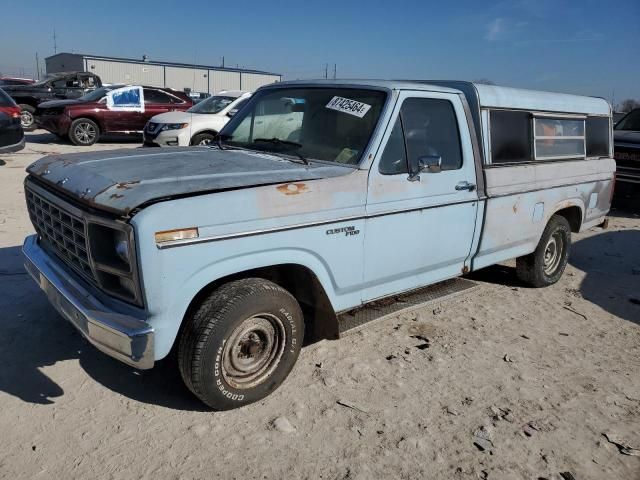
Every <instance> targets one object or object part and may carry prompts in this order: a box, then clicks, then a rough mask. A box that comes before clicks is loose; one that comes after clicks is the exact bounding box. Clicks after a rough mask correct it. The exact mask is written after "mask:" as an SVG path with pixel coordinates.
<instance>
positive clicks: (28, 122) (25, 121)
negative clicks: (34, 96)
mask: <svg viewBox="0 0 640 480" xmlns="http://www.w3.org/2000/svg"><path fill="white" fill-rule="evenodd" d="M18 106H19V107H20V109H21V111H20V124H21V125H22V129H23V130H24V131H26V132H30V131H32V130H35V129H36V119H35V116H34V115H33V114H34V113H35V111H36V109H35V108H34V107H32V106H31V105H27V104H24V103H21V104H19V105H18Z"/></svg>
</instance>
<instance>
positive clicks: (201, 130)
mask: <svg viewBox="0 0 640 480" xmlns="http://www.w3.org/2000/svg"><path fill="white" fill-rule="evenodd" d="M250 96H251V92H244V91H242V90H226V91H221V92H219V93H217V94H216V95H214V96H212V97H209V98H207V99H206V100H203V101H201V102H199V103H197V104H195V105H194V106H193V107H191V108H190V109H189V110H187V111H186V112H167V113H162V114H160V115H156V116H155V117H153V118H151V120H149V122H147V125H146V126H145V127H144V144H145V145H146V146H150V147H157V146H160V147H175V146H183V147H184V146H189V145H208V144H209V143H211V141H212V140H213V139H214V138H215V136H216V135H217V134H218V132H219V131H220V129H221V128H222V127H224V126H225V124H226V123H227V122H228V121H229V119H230V117H232V116H233V115H234V114H235V113H236V112H237V111H238V110H239V109H240V107H241V106H242V105H243V104H244V103H245V102H246V101H247V100H248V99H249V97H250Z"/></svg>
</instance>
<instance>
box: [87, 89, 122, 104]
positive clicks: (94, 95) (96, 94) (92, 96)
mask: <svg viewBox="0 0 640 480" xmlns="http://www.w3.org/2000/svg"><path fill="white" fill-rule="evenodd" d="M116 88H120V86H117V85H112V86H110V87H100V88H96V89H95V90H94V91H93V92H89V93H87V94H85V95H83V96H81V97H80V98H79V99H78V100H80V101H81V102H97V101H99V100H100V99H101V98H102V97H104V96H105V95H106V94H107V92H110V91H111V90H115V89H116Z"/></svg>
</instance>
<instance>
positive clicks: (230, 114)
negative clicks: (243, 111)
mask: <svg viewBox="0 0 640 480" xmlns="http://www.w3.org/2000/svg"><path fill="white" fill-rule="evenodd" d="M236 113H238V109H237V108H232V109H231V110H229V111H228V112H227V117H229V118H231V117H233V116H234V115H235V114H236Z"/></svg>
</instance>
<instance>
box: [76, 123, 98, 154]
mask: <svg viewBox="0 0 640 480" xmlns="http://www.w3.org/2000/svg"><path fill="white" fill-rule="evenodd" d="M99 138H100V127H99V126H98V124H97V123H96V122H94V121H93V120H90V119H88V118H78V119H77V120H74V121H73V122H72V123H71V127H69V140H71V142H72V143H73V144H74V145H78V146H81V147H88V146H90V145H93V144H94V143H96V142H97V141H98V139H99Z"/></svg>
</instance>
